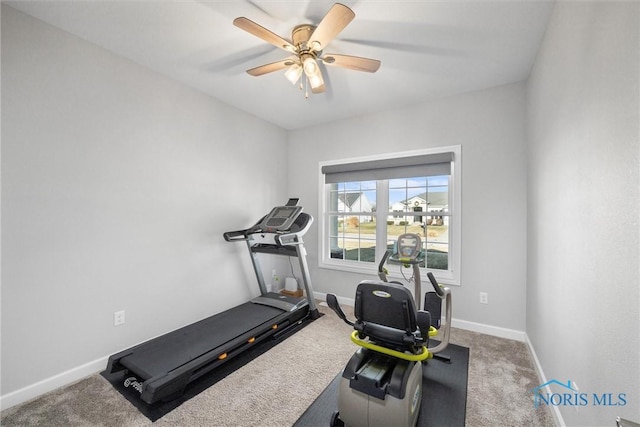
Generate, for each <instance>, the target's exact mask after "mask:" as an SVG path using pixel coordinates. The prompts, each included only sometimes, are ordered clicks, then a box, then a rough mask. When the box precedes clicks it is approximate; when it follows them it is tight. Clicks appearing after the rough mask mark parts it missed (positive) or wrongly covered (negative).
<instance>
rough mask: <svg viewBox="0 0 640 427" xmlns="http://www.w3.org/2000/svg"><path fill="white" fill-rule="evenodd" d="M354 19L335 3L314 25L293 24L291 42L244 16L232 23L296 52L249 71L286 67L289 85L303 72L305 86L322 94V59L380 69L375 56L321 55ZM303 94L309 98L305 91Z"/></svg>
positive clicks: (352, 67)
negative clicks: (320, 64) (289, 56)
mask: <svg viewBox="0 0 640 427" xmlns="http://www.w3.org/2000/svg"><path fill="white" fill-rule="evenodd" d="M353 18H355V13H353V11H352V10H351V9H349V8H348V7H347V6H345V5H343V4H340V3H336V4H334V5H333V6H332V7H331V9H329V12H327V14H326V15H325V16H324V17H323V18H322V20H321V21H320V23H319V24H318V25H317V26H315V25H311V24H302V25H297V26H295V27H294V28H293V31H292V32H291V42H289V41H288V40H286V39H284V38H282V37H280V36H278V35H277V34H275V33H273V32H271V31H269V30H267V29H266V28H264V27H262V26H260V25H259V24H256V23H255V22H253V21H251V20H250V19H247V18H245V17H240V18H236V19H235V20H234V21H233V24H234V25H235V26H236V27H238V28H241V29H243V30H245V31H246V32H248V33H250V34H253V35H254V36H256V37H258V38H261V39H262V40H264V41H266V42H268V43H270V44H272V45H274V46H276V47H278V48H280V49H283V50H285V51H287V52H289V53H293V54H294V55H295V56H294V57H291V58H287V59H285V60H282V61H278V62H273V63H271V64H265V65H261V66H259V67H255V68H251V69H249V70H247V73H248V74H250V75H252V76H256V77H257V76H262V75H264V74H267V73H271V72H274V71H278V70H282V69H285V68H287V70H286V71H285V73H284V75H285V77H286V78H287V80H289V81H290V82H291V83H292V84H294V85H295V84H296V83H297V82H298V80H300V78H301V77H302V75H303V73H304V77H305V79H304V81H305V83H306V85H307V86H310V87H311V91H312V92H313V93H322V92H324V91H325V84H324V78H323V76H322V70H321V69H320V66H319V64H318V61H322V63H323V64H326V65H331V66H336V67H341V68H347V69H350V70H356V71H365V72H369V73H375V72H376V71H377V70H378V68H380V61H378V60H376V59H369V58H363V57H359V56H349V55H337V54H327V55H326V56H324V57H323V56H322V51H323V50H324V48H325V47H326V46H327V45H328V44H329V43H330V42H331V40H333V39H334V38H335V37H336V36H337V35H338V34H339V33H340V32H341V31H342V30H343V29H344V28H345V27H346V26H347V25H348V24H349V23H350V22H351V21H352V20H353ZM302 88H303V84H302V83H301V84H300V89H302ZM305 97H308V93H307V92H306V91H305Z"/></svg>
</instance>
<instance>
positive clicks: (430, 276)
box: [427, 272, 444, 298]
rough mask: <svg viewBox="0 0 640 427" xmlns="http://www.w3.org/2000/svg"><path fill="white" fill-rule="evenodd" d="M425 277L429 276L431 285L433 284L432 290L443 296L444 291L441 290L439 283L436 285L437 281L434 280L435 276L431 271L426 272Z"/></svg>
mask: <svg viewBox="0 0 640 427" xmlns="http://www.w3.org/2000/svg"><path fill="white" fill-rule="evenodd" d="M427 277H428V278H429V281H430V282H431V286H433V290H434V291H436V293H437V294H438V296H439V297H440V298H442V297H444V291H443V290H442V288H441V287H440V285H438V282H437V281H436V278H435V277H433V273H431V272H429V273H427Z"/></svg>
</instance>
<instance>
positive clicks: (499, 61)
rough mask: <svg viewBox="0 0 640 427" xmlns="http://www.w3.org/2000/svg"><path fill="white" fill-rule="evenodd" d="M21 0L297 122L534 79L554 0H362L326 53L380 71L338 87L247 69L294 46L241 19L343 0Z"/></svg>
mask: <svg viewBox="0 0 640 427" xmlns="http://www.w3.org/2000/svg"><path fill="white" fill-rule="evenodd" d="M6 3H8V4H9V5H11V6H12V7H14V8H16V9H18V10H21V11H23V12H25V13H27V14H29V15H32V16H34V17H36V18H39V19H41V20H43V21H45V22H47V23H50V24H52V25H54V26H56V27H59V28H62V29H64V30H66V31H68V32H70V33H72V34H76V35H77V36H79V37H81V38H83V39H86V40H89V41H91V42H93V43H95V44H97V45H100V46H102V47H104V48H106V49H108V50H110V51H113V52H115V53H117V54H119V55H121V56H123V57H126V58H129V59H130V60H132V61H134V62H137V63H139V64H142V65H144V66H146V67H149V68H151V69H153V70H156V71H157V72H159V73H161V74H164V75H166V76H169V77H171V78H173V79H175V80H178V81H180V82H182V83H184V84H186V85H188V86H190V87H192V88H195V89H197V90H200V91H202V92H204V93H207V94H209V95H211V96H213V97H215V98H218V99H220V100H222V101H224V102H226V103H228V104H231V105H233V106H235V107H237V108H239V109H241V110H244V111H247V112H249V113H251V114H254V115H256V116H258V117H261V118H263V119H265V120H267V121H269V122H272V123H274V124H276V125H278V126H281V127H283V128H285V129H297V128H301V127H307V126H312V125H315V124H320V123H327V122H331V121H334V120H339V119H342V118H346V117H353V116H358V115H362V114H366V113H372V112H377V111H383V110H390V109H394V108H398V107H402V106H407V105H412V104H416V103H419V102H423V101H427V100H429V99H432V98H437V97H443V96H448V95H453V94H456V93H462V92H467V91H473V90H478V89H484V88H489V87H493V86H498V85H502V84H506V83H512V82H517V81H522V80H525V79H526V78H527V77H528V75H529V72H530V70H531V66H532V65H533V62H534V60H535V56H536V53H537V51H538V47H539V45H540V42H541V40H542V37H543V34H544V31H545V28H546V25H547V21H548V19H549V16H550V13H551V10H552V8H553V5H554V3H553V2H550V1H540V0H538V1H534V0H526V1H525V0H498V1H491V2H490V1H481V0H466V1H462V0H448V1H444V0H430V1H427V0H423V1H420V0H413V1H398V0H395V1H392V0H388V1H381V0H377V1H367V0H361V1H352V0H346V1H343V2H342V3H343V4H345V5H347V6H349V7H350V8H352V9H353V11H354V12H355V14H356V17H355V19H354V20H353V21H352V22H351V23H350V24H349V25H348V26H347V27H346V28H345V29H344V31H342V33H340V34H339V35H338V36H337V37H336V39H335V40H334V41H333V42H331V44H329V46H327V47H326V48H325V50H324V53H325V54H326V53H337V54H347V55H355V56H364V57H368V58H374V59H379V60H381V62H382V65H381V66H380V69H379V70H378V72H377V73H374V74H370V73H364V72H359V71H352V70H346V69H341V68H337V67H324V69H323V71H324V74H325V83H326V84H327V91H326V92H325V93H323V94H315V95H314V94H310V95H309V99H307V100H305V98H304V95H303V93H302V92H301V91H300V90H299V89H298V88H297V87H296V86H292V85H291V83H289V82H288V81H287V80H286V79H285V77H284V75H283V72H282V71H279V72H275V73H271V74H267V75H264V76H261V77H252V76H250V75H248V74H247V73H245V70H246V69H248V68H253V67H256V66H258V65H262V64H265V63H269V62H275V61H277V60H280V59H284V58H286V57H287V53H286V52H284V51H283V50H281V49H278V48H276V47H274V46H272V45H269V44H267V43H266V42H264V41H262V40H261V39H258V38H256V37H255V36H252V35H251V34H249V33H246V32H244V31H243V30H241V29H239V28H237V27H235V26H234V25H233V24H232V21H233V19H234V18H236V17H239V16H245V17H247V18H249V19H251V20H253V21H255V22H257V23H259V24H260V25H262V26H264V27H266V28H268V29H269V30H271V31H272V32H274V33H276V34H278V35H280V36H282V37H283V38H285V39H290V33H291V29H292V28H293V27H294V26H295V25H298V24H302V23H314V24H317V23H318V22H319V21H320V20H321V19H322V17H323V16H324V14H325V13H326V12H327V11H328V10H329V8H330V7H331V5H333V3H334V1H327V0H313V1H311V0H301V1H294V0H290V1H273V0H271V1H260V0H229V1H204V0H203V1H197V0H174V1H168V0H136V1H123V0H120V1H115V0H102V1H89V0H83V1H80V0H79V1H58V0H47V1H8V2H6Z"/></svg>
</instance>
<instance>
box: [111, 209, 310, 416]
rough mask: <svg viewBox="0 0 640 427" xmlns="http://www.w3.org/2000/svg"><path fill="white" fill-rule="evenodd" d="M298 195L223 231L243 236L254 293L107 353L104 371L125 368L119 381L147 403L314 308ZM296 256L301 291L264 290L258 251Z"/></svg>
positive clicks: (306, 223)
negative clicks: (251, 220)
mask: <svg viewBox="0 0 640 427" xmlns="http://www.w3.org/2000/svg"><path fill="white" fill-rule="evenodd" d="M297 203H298V199H289V201H288V203H287V204H286V205H284V206H276V207H274V208H273V209H272V210H271V212H269V214H267V215H265V216H264V217H263V218H262V219H261V220H260V221H258V222H257V223H256V224H255V225H254V226H253V227H251V228H248V229H245V230H238V231H229V232H226V233H224V235H223V237H224V239H225V240H226V241H228V242H238V241H244V242H246V244H247V248H248V250H249V253H250V254H251V260H252V263H253V267H254V270H255V273H256V278H257V279H258V285H259V288H260V296H258V297H257V298H254V299H252V300H251V301H248V302H246V303H244V304H241V305H239V306H237V307H234V308H231V309H229V310H226V311H223V312H221V313H218V314H216V315H214V316H211V317H209V318H206V319H203V320H201V321H199V322H196V323H193V324H191V325H188V326H185V327H182V328H180V329H177V330H175V331H173V332H169V333H168V334H165V335H162V336H160V337H157V338H153V339H151V340H149V341H146V342H144V343H142V344H139V345H136V346H134V347H131V348H130V349H127V350H124V351H121V352H119V353H117V354H114V355H112V356H111V357H109V361H108V364H107V369H106V372H107V373H109V374H112V373H115V372H119V371H125V372H124V376H123V381H124V386H125V387H132V388H133V389H135V390H137V391H138V392H139V393H140V398H141V399H142V400H143V401H144V402H146V403H149V404H153V403H155V402H158V401H170V400H173V399H175V398H178V397H180V396H181V395H182V394H183V392H184V389H185V387H186V386H187V385H188V384H189V383H190V382H192V381H194V380H196V379H197V378H199V377H201V376H202V375H204V374H206V373H208V372H210V371H212V370H213V369H215V368H216V367H218V366H220V365H221V364H223V363H224V362H226V361H228V360H230V359H231V358H233V357H234V356H236V355H238V354H240V353H241V352H243V351H245V350H247V349H249V348H252V347H254V346H255V345H256V344H258V343H259V342H261V341H263V340H265V339H268V338H271V339H276V338H278V337H281V336H282V335H285V334H287V333H290V332H293V330H295V329H296V328H298V327H299V326H300V325H301V324H302V323H303V322H304V321H306V320H314V319H317V318H318V317H319V316H320V314H319V312H318V308H317V306H316V304H315V301H314V299H313V288H312V286H311V280H310V278H309V268H308V266H307V261H306V251H305V250H304V246H303V241H302V236H303V235H304V234H305V233H306V232H307V230H308V229H309V227H310V226H311V223H312V222H313V217H311V215H309V214H306V213H304V212H302V207H301V206H298V205H297ZM259 253H267V254H272V255H283V256H290V257H297V258H298V261H299V264H300V272H301V275H302V281H303V284H304V288H305V292H306V296H307V297H308V298H305V297H292V296H288V295H283V294H279V293H274V292H267V289H266V286H265V281H264V277H263V275H262V270H261V269H260V265H259V260H258V254H259Z"/></svg>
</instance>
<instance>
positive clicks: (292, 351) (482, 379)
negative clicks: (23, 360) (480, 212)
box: [0, 306, 553, 427]
mask: <svg viewBox="0 0 640 427" xmlns="http://www.w3.org/2000/svg"><path fill="white" fill-rule="evenodd" d="M320 310H321V311H322V312H324V313H327V315H326V316H323V317H322V318H320V319H318V320H316V321H315V322H313V323H312V324H310V325H309V326H307V327H306V328H305V329H303V330H302V331H300V332H299V333H297V334H295V335H293V336H292V337H290V338H288V339H286V340H285V341H284V342H282V343H281V344H279V345H277V346H276V347H274V348H273V349H271V350H269V351H268V352H267V353H265V354H263V355H262V356H260V357H258V358H256V359H255V360H253V361H252V362H250V363H248V364H247V365H246V366H244V367H242V368H241V369H239V370H238V371H236V372H234V373H233V374H231V375H229V376H228V377H226V378H225V379H223V380H221V381H220V382H218V383H217V384H215V385H213V386H212V387H210V388H209V389H208V390H206V391H204V392H202V393H201V394H199V395H198V396H196V397H194V398H192V399H191V400H189V401H187V402H185V403H184V404H183V405H181V406H180V407H178V408H176V409H175V410H174V411H172V412H171V413H169V414H167V415H166V416H164V417H163V418H161V419H159V420H158V421H156V422H155V423H151V422H150V421H149V420H148V419H147V418H146V417H144V416H143V415H142V414H140V413H139V412H138V410H137V409H136V408H135V407H133V406H132V405H131V404H130V403H129V402H128V401H127V400H126V399H124V398H123V397H122V396H120V394H119V393H118V392H117V391H115V390H114V389H113V388H112V387H111V385H110V384H109V383H108V382H107V381H106V380H105V379H104V378H102V377H101V376H100V375H99V374H95V375H92V376H90V377H88V378H85V379H83V380H81V381H79V382H77V383H75V384H72V385H69V386H67V387H64V388H62V389H60V390H57V391H53V392H51V393H48V394H46V395H44V396H42V397H40V398H38V399H36V400H33V401H31V402H27V403H24V404H22V405H18V406H16V407H13V408H10V409H7V410H5V411H3V412H2V417H1V419H0V425H2V426H7V427H9V426H21V427H25V426H65V427H67V426H68V427H72V426H105V427H106V426H114V427H129V426H132V427H134V426H150V425H158V426H189V427H194V426H278V427H280V426H290V425H292V424H293V423H294V422H295V421H296V420H297V419H298V417H300V415H302V413H303V412H304V411H305V409H306V408H307V407H308V406H309V405H310V404H311V403H312V402H313V401H314V400H315V398H316V397H317V396H318V395H319V394H320V393H321V392H322V390H324V388H325V387H326V386H327V385H328V384H329V383H330V382H331V380H332V379H333V378H334V377H335V376H336V374H337V373H338V372H340V370H341V369H342V367H343V366H344V364H345V363H346V361H347V360H348V359H349V357H350V356H351V354H352V353H353V352H354V351H355V350H356V347H355V345H353V344H352V343H351V341H350V339H349V334H350V332H351V328H350V327H349V326H348V325H346V324H345V323H343V322H342V321H341V320H339V319H338V318H337V316H335V314H333V312H331V310H329V309H328V308H326V307H322V306H321V307H320ZM451 342H452V343H455V344H459V345H463V346H466V347H469V348H470V362H469V385H468V393H467V421H466V425H467V426H507V425H508V426H526V425H528V426H552V425H553V419H552V417H551V414H550V413H549V412H548V410H547V409H546V408H544V407H540V408H538V409H534V406H533V396H532V394H531V393H530V390H531V389H532V388H534V387H536V386H537V385H538V384H540V380H539V379H538V378H537V376H536V373H535V370H534V368H533V363H532V361H531V358H530V356H529V352H528V350H527V348H526V346H525V344H523V343H520V342H516V341H511V340H506V339H501V338H496V337H491V336H488V335H483V334H478V333H473V332H468V331H464V330H460V329H455V328H453V329H452V333H451ZM433 363H435V362H433Z"/></svg>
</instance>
